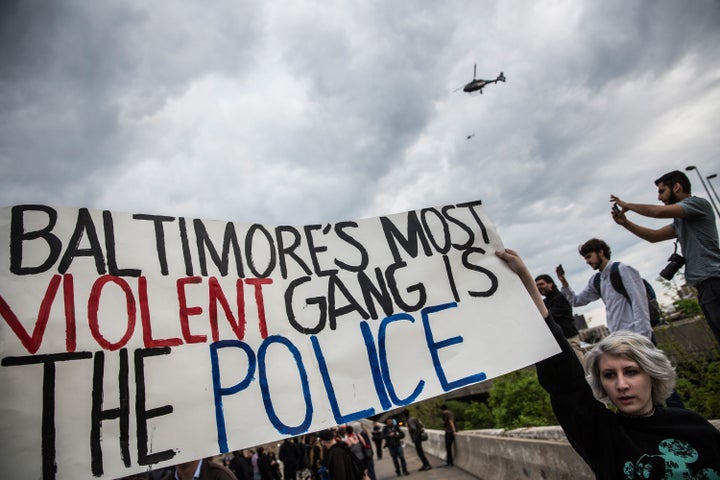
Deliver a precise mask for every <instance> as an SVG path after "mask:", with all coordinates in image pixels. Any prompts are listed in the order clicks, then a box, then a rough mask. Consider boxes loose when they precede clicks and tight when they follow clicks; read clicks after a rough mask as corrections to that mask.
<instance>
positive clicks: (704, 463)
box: [495, 249, 720, 479]
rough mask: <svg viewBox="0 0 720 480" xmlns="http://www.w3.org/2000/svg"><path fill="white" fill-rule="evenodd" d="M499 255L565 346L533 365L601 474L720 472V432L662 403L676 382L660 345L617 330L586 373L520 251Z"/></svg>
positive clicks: (573, 438) (577, 444)
mask: <svg viewBox="0 0 720 480" xmlns="http://www.w3.org/2000/svg"><path fill="white" fill-rule="evenodd" d="M495 254H496V255H497V256H498V257H499V258H501V259H502V260H504V261H505V263H506V264H507V266H508V267H509V268H510V269H511V270H512V271H513V272H515V273H516V274H517V275H518V277H519V278H520V280H521V282H522V283H523V285H524V286H525V288H526V290H527V292H528V293H529V294H530V297H531V298H532V300H533V302H534V303H535V305H536V307H537V308H538V310H539V312H540V314H541V315H542V316H543V318H545V321H546V323H547V326H548V327H549V329H550V331H551V332H552V334H553V336H554V337H555V340H556V341H557V342H558V344H559V345H560V348H561V353H559V354H557V355H554V356H552V357H550V358H548V359H545V360H542V361H540V362H538V363H537V364H536V369H537V374H538V379H539V381H540V384H541V385H542V387H543V388H544V389H545V390H546V391H547V392H548V393H549V394H550V399H551V404H552V407H553V411H554V412H555V416H556V417H557V419H558V421H559V422H560V425H561V426H562V428H563V431H564V432H565V434H566V436H567V438H568V441H569V442H570V444H571V445H572V446H573V448H574V449H575V451H577V452H578V454H579V455H580V456H581V457H582V458H583V460H584V461H585V462H586V463H587V464H588V466H589V467H590V468H591V469H592V471H593V473H594V474H595V476H596V478H598V479H635V478H720V432H719V431H718V430H717V429H716V428H715V427H714V426H712V424H710V423H709V422H708V421H707V420H705V419H704V418H703V417H701V416H700V415H698V414H697V413H695V412H692V411H689V410H686V409H678V408H666V407H663V406H662V401H663V399H664V398H666V397H667V396H668V394H669V393H670V391H671V390H672V389H673V386H674V382H675V371H674V368H673V366H672V364H671V363H670V361H669V360H668V358H667V356H666V355H665V354H664V353H663V352H662V351H660V350H658V349H657V348H656V347H655V346H654V345H653V343H652V342H651V341H650V340H649V339H648V338H647V337H645V336H644V335H639V334H637V333H635V332H629V331H618V332H615V333H613V334H611V335H610V336H608V337H606V338H605V339H603V340H602V341H601V342H599V343H598V344H597V345H596V346H595V347H594V348H593V349H592V350H591V351H590V352H589V353H588V355H587V356H586V357H585V361H586V370H587V377H588V378H587V379H586V378H585V373H586V372H585V371H583V367H582V365H581V364H580V362H579V361H578V359H577V356H576V355H575V353H574V351H573V350H572V348H571V347H570V344H569V343H568V342H567V340H566V339H565V336H564V335H563V332H562V329H561V328H560V327H559V326H558V325H557V324H556V323H555V322H554V321H553V319H552V315H551V314H550V313H549V312H548V309H547V307H546V306H545V304H544V303H543V301H542V297H541V296H540V292H539V291H538V290H537V288H536V286H535V282H534V281H533V277H532V275H531V274H530V271H529V270H528V269H527V267H526V266H525V264H524V262H523V261H522V259H521V258H520V256H519V255H518V254H517V252H515V251H513V250H511V249H504V250H502V251H496V252H495ZM604 401H607V402H609V403H610V404H611V405H612V406H613V409H609V408H607V407H606V405H605V403H603V402H604Z"/></svg>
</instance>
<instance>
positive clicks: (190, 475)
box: [118, 458, 237, 480]
mask: <svg viewBox="0 0 720 480" xmlns="http://www.w3.org/2000/svg"><path fill="white" fill-rule="evenodd" d="M118 480H237V477H235V475H234V474H233V472H232V471H231V470H230V469H229V468H228V467H226V466H225V465H222V464H220V463H218V462H215V461H213V460H212V458H202V459H200V460H192V461H189V462H183V463H179V464H177V465H175V466H173V467H166V468H159V469H156V470H153V471H150V472H143V473H137V474H135V475H131V476H129V477H123V478H122V479H118Z"/></svg>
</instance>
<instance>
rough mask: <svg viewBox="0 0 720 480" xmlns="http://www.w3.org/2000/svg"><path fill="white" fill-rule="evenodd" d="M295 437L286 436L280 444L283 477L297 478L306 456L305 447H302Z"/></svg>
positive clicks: (286, 478)
mask: <svg viewBox="0 0 720 480" xmlns="http://www.w3.org/2000/svg"><path fill="white" fill-rule="evenodd" d="M294 440H295V439H290V438H286V439H285V440H283V443H282V444H281V445H280V450H279V452H278V458H279V459H280V461H281V462H282V464H283V479H284V480H295V477H296V476H297V472H298V470H299V469H300V465H301V464H302V460H303V457H304V456H305V452H304V449H301V448H300V446H299V445H298V444H297V442H296V441H294Z"/></svg>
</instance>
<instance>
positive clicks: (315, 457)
mask: <svg viewBox="0 0 720 480" xmlns="http://www.w3.org/2000/svg"><path fill="white" fill-rule="evenodd" d="M306 442H307V450H308V455H307V456H308V468H309V469H310V475H311V476H312V479H313V480H320V467H322V465H323V447H322V443H320V439H319V438H318V436H317V435H314V434H310V435H308V436H307V438H306Z"/></svg>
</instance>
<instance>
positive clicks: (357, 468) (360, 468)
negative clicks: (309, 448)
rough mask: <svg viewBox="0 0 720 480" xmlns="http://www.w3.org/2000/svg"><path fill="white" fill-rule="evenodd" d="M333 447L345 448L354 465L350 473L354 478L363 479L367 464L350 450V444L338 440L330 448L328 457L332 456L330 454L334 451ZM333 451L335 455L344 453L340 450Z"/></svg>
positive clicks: (356, 479)
mask: <svg viewBox="0 0 720 480" xmlns="http://www.w3.org/2000/svg"><path fill="white" fill-rule="evenodd" d="M333 449H340V450H343V451H344V452H345V454H346V455H347V456H348V457H349V458H350V463H351V465H352V467H351V471H350V472H349V473H350V476H351V478H352V480H362V479H363V477H364V476H365V465H364V464H363V462H362V461H361V460H360V459H359V458H357V457H356V456H355V454H354V453H352V452H351V451H350V447H348V445H347V444H346V443H345V442H343V441H338V442H336V443H335V445H333V446H332V447H331V448H330V450H328V455H327V456H328V458H329V457H330V454H331V452H332V451H333ZM332 453H333V454H334V455H343V454H341V453H339V452H332Z"/></svg>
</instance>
